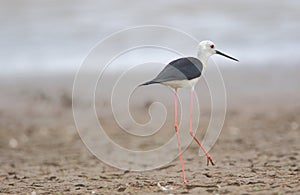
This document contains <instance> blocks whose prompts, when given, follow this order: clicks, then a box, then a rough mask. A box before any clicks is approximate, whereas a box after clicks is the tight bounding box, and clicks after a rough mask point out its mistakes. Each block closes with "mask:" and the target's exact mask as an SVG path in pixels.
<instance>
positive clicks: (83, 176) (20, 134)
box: [0, 64, 300, 194]
mask: <svg viewBox="0 0 300 195" xmlns="http://www.w3.org/2000/svg"><path fill="white" fill-rule="evenodd" d="M297 65H298V64H295V65H289V66H286V67H282V66H272V69H269V70H268V68H270V66H265V67H264V70H261V71H259V70H258V69H256V68H251V66H246V67H227V68H221V72H222V74H223V77H224V81H225V85H226V91H227V99H228V107H227V114H226V120H225V124H224V126H223V129H222V133H221V135H220V137H219V139H218V141H217V143H216V144H215V145H214V147H213V148H212V150H211V151H210V153H211V155H212V156H213V159H214V161H215V162H216V166H214V167H212V166H209V167H207V166H206V159H205V157H203V156H202V157H199V156H198V147H197V145H196V144H195V143H192V144H191V145H190V147H189V148H188V149H187V150H186V151H185V153H184V155H183V156H184V160H185V164H186V173H187V178H188V184H187V185H186V186H185V185H183V184H182V178H181V167H180V165H179V161H178V159H175V160H174V161H173V162H171V163H169V164H168V165H167V166H164V167H161V168H159V169H155V170H152V171H146V172H132V171H124V170H119V169H117V168H113V167H111V166H109V165H107V164H105V163H103V162H101V161H100V160H98V159H97V158H96V157H95V156H93V155H92V154H91V153H90V152H89V150H88V149H87V148H86V147H85V145H84V144H83V142H82V140H81V139H80V137H79V135H78V133H77V131H76V127H75V125H74V121H73V115H72V96H71V95H72V84H73V79H74V75H72V74H69V75H62V74H60V75H44V76H43V75H39V76H34V75H31V76H20V75H19V76H16V77H14V78H12V77H3V78H1V82H0V89H1V95H0V96H1V101H0V104H1V106H0V108H1V110H0V116H1V119H0V120H1V123H0V129H1V130H0V153H1V155H0V193H3V194H9V193H11V194H34V193H36V194H83V193H84V194H121V193H126V194H154V193H155V194H187V193H189V194H200V193H201V194H210V193H213V194H297V193H300V185H299V179H300V177H299V175H300V174H299V166H300V158H299V151H300V144H299V138H300V137H299V136H300V134H299V131H300V126H299V125H300V102H299V98H300V91H299V86H298V84H299V81H300V80H299V76H298V72H299V70H300V69H299V67H298V66H297ZM266 72H269V73H268V74H266ZM286 78H288V79H286ZM199 85H201V81H200V83H199ZM199 87H200V86H199ZM200 90H201V87H200ZM83 96H84V95H83ZM147 97H148V96H147V94H146V95H145V96H144V99H143V100H142V102H144V103H145V104H146V103H147V101H148V100H147ZM133 108H134V107H133ZM167 109H170V110H172V107H167ZM203 109H204V110H205V109H206V108H203ZM141 110H142V111H141ZM207 110H208V111H209V108H207ZM136 112H138V113H139V112H141V113H144V112H145V111H143V109H140V108H139V109H136ZM204 116H205V114H204ZM171 117H172V116H170V117H168V121H169V122H168V124H167V126H168V125H169V127H170V128H164V129H162V130H161V131H162V132H161V135H170V134H171V135H174V130H173V128H172V118H171ZM110 119H111V120H113V118H112V117H111V116H109V115H108V116H107V118H106V121H107V123H106V127H108V128H109V127H110V125H111V123H110V121H109V120H110ZM207 120H208V119H206V118H205V117H204V123H206V122H207ZM201 127H202V126H201V124H200V128H201ZM113 128H114V127H113V126H111V130H112V131H113V130H114V129H113ZM117 132H118V131H114V133H113V134H112V138H114V139H116V140H121V142H120V143H121V144H122V143H124V144H126V143H127V142H128V140H124V138H123V137H121V134H118V133H117ZM201 135H202V134H201V131H199V132H198V136H199V137H201ZM162 137H163V138H164V136H162ZM122 140H123V142H122ZM146 141H147V142H148V143H156V142H155V141H157V140H151V139H150V140H149V139H148V140H146ZM162 141H163V140H162ZM134 147H146V148H147V144H146V146H145V145H144V146H143V145H136V146H134ZM176 149H177V148H174V150H176ZM104 150H105V149H104ZM157 158H159V156H158V157H157ZM124 159H126V156H124Z"/></svg>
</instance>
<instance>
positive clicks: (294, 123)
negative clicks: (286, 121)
mask: <svg viewBox="0 0 300 195" xmlns="http://www.w3.org/2000/svg"><path fill="white" fill-rule="evenodd" d="M291 128H292V130H297V129H298V128H299V124H298V123H296V122H295V121H294V122H292V123H291Z"/></svg>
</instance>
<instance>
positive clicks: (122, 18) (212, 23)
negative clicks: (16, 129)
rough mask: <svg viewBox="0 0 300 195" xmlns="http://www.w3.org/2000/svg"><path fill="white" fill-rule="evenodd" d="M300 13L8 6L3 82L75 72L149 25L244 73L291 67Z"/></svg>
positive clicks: (226, 7) (293, 4)
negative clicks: (114, 36)
mask: <svg viewBox="0 0 300 195" xmlns="http://www.w3.org/2000/svg"><path fill="white" fill-rule="evenodd" d="M299 6H300V3H299V2H298V1H295V0H288V1H275V2H274V1H271V0H264V1H243V2H240V1H238V0H230V1H226V2H223V1H213V2H205V1H196V0H191V1H187V2H183V1H179V0H175V1H172V2H170V1H166V2H161V1H158V0H157V1H156V0H155V1H152V2H151V3H146V2H140V1H128V2H124V1H110V2H105V1H84V2H83V1H77V0H75V1H69V0H66V1H42V2H41V1H37V0H29V1H21V0H20V1H18V0H14V1H8V0H7V1H6V0H2V1H1V7H0V11H1V15H0V16H1V18H0V22H1V29H2V30H1V32H0V41H1V45H0V51H1V56H0V63H1V74H9V73H10V74H16V73H21V74H26V73H34V74H38V73H39V72H46V73H49V72H70V71H72V72H74V71H76V70H77V69H78V68H79V66H80V64H81V62H82V60H83V59H84V58H85V57H86V56H87V54H88V53H89V51H90V49H91V48H92V47H94V46H95V45H96V43H98V42H99V41H100V40H102V39H103V38H105V37H106V36H108V35H110V34H111V33H114V32H116V31H119V30H122V29H124V28H129V27H133V26H137V25H147V24H153V25H166V26H170V27H174V28H178V29H180V30H182V31H185V32H187V33H189V34H191V35H192V36H194V37H196V38H197V39H198V40H203V39H211V40H213V41H214V42H216V44H217V46H219V47H221V48H224V50H225V49H226V50H229V51H230V53H232V54H234V55H235V56H237V57H239V58H240V59H241V61H242V62H243V65H245V64H246V65H249V66H257V67H258V68H259V67H261V65H268V64H281V65H283V63H284V66H288V65H291V64H295V63H297V62H298V61H299V55H297V54H298V50H299V42H300V27H299V25H298V22H299V17H300V16H299V12H298V10H299ZM153 38H154V39H155V38H157V37H153ZM163 38H164V39H167V37H163ZM118 44H119V43H116V46H117V45H118Z"/></svg>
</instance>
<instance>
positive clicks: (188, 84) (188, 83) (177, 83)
mask: <svg viewBox="0 0 300 195" xmlns="http://www.w3.org/2000/svg"><path fill="white" fill-rule="evenodd" d="M199 79H200V77H198V78H195V79H191V80H174V81H167V82H162V83H161V84H163V85H167V86H170V87H172V88H192V87H194V86H195V85H196V83H197V82H198V80H199Z"/></svg>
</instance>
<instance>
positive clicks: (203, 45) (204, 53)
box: [198, 40, 238, 65]
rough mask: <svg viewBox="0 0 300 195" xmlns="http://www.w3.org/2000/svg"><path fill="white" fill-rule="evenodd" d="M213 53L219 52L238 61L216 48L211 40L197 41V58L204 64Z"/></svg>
mask: <svg viewBox="0 0 300 195" xmlns="http://www.w3.org/2000/svg"><path fill="white" fill-rule="evenodd" d="M214 54H219V55H222V56H225V57H227V58H229V59H232V60H235V61H238V60H237V59H235V58H233V57H231V56H229V55H226V54H224V53H222V52H220V51H218V50H216V47H215V44H214V43H213V42H212V41H209V40H205V41H201V42H200V43H199V45H198V58H199V60H200V61H201V62H202V63H203V64H204V65H205V64H207V61H208V58H209V57H210V56H212V55H214Z"/></svg>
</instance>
